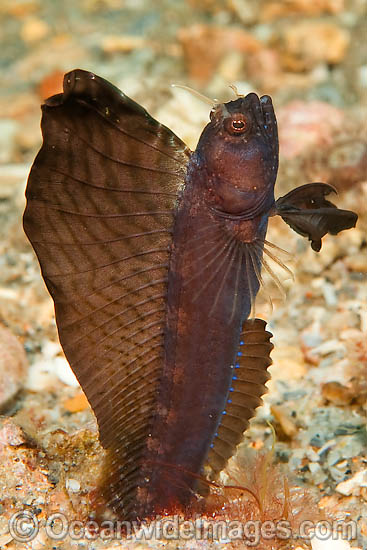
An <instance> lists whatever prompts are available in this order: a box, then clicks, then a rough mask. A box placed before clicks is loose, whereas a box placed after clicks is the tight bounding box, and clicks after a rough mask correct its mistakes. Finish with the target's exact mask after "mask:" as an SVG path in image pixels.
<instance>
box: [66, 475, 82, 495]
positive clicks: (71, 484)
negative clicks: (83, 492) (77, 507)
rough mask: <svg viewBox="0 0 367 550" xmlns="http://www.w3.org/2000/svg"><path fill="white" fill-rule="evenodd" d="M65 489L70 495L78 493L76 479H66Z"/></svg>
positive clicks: (78, 487) (78, 485)
mask: <svg viewBox="0 0 367 550" xmlns="http://www.w3.org/2000/svg"><path fill="white" fill-rule="evenodd" d="M65 487H66V489H67V490H68V491H70V492H71V493H78V492H79V491H80V483H79V481H78V480H77V479H71V478H68V479H67V480H66V482H65Z"/></svg>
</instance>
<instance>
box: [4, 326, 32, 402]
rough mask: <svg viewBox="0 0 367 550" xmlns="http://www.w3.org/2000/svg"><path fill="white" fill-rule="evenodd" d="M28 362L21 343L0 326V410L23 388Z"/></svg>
mask: <svg viewBox="0 0 367 550" xmlns="http://www.w3.org/2000/svg"><path fill="white" fill-rule="evenodd" d="M27 370H28V361H27V357H26V354H25V351H24V348H23V345H22V344H21V343H20V341H19V340H18V339H17V338H16V336H14V334H12V332H10V330H8V329H7V328H5V327H2V326H0V408H1V407H2V406H4V405H5V404H6V403H7V402H8V401H9V400H10V399H12V398H13V397H14V396H15V395H16V393H17V392H18V391H19V390H20V389H21V387H22V386H23V382H24V379H25V376H26V373H27Z"/></svg>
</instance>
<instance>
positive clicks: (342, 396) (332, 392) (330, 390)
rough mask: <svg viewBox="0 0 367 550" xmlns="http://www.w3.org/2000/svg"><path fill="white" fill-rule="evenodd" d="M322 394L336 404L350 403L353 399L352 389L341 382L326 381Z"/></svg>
mask: <svg viewBox="0 0 367 550" xmlns="http://www.w3.org/2000/svg"><path fill="white" fill-rule="evenodd" d="M321 393H322V396H323V397H324V398H325V399H326V400H327V401H330V402H331V403H334V404H335V405H348V404H349V403H350V402H351V401H352V400H353V397H354V396H353V393H352V391H351V390H350V389H349V388H347V387H346V386H343V384H341V383H340V382H326V384H323V385H322V388H321Z"/></svg>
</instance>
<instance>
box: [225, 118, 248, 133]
mask: <svg viewBox="0 0 367 550" xmlns="http://www.w3.org/2000/svg"><path fill="white" fill-rule="evenodd" d="M224 127H225V129H226V130H227V132H228V133H229V134H231V135H232V136H240V135H242V134H244V133H245V132H246V131H247V130H248V127H249V124H248V120H247V119H246V118H245V116H244V115H243V114H242V113H239V114H235V115H233V116H232V117H230V118H227V119H226V120H225V121H224Z"/></svg>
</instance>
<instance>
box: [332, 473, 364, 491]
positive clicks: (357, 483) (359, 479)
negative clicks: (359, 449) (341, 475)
mask: <svg viewBox="0 0 367 550" xmlns="http://www.w3.org/2000/svg"><path fill="white" fill-rule="evenodd" d="M362 487H367V470H361V471H360V472H357V473H356V474H355V475H354V476H353V477H351V478H350V479H347V480H346V481H342V482H341V483H339V485H337V486H336V490H337V491H338V493H341V494H342V495H345V496H350V495H354V496H358V495H359V494H360V492H361V488H362Z"/></svg>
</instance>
